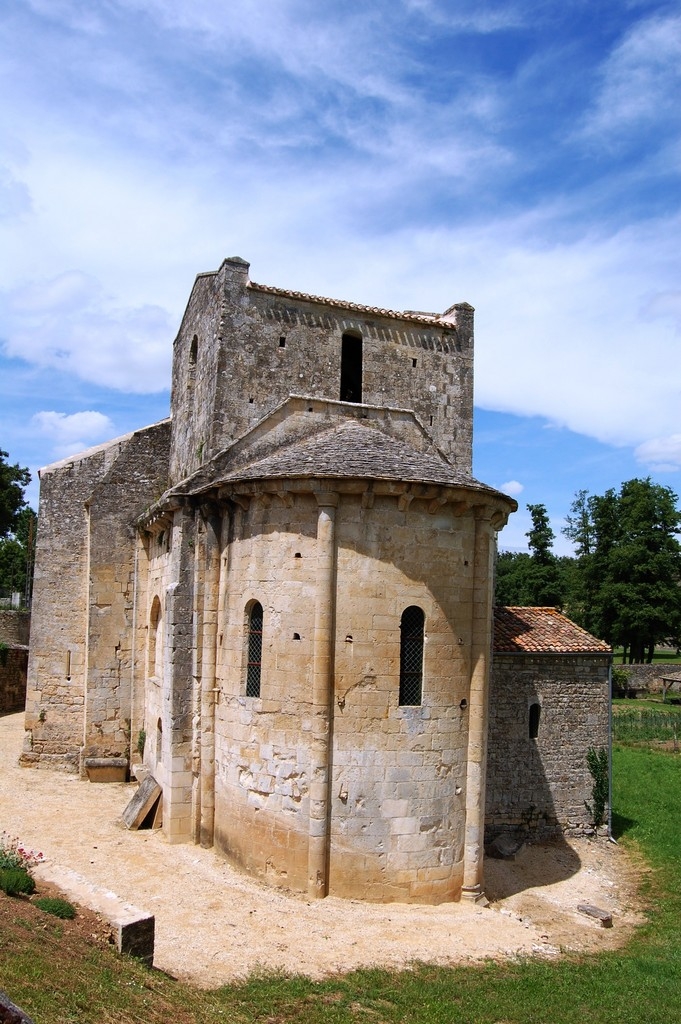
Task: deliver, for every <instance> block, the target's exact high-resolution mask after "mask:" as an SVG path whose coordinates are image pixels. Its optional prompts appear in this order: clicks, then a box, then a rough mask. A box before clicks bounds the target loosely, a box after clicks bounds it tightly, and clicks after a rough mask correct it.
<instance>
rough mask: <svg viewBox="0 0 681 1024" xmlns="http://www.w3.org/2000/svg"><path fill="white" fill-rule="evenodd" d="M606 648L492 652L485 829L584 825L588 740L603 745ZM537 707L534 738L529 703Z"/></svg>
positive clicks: (542, 831)
mask: <svg viewBox="0 0 681 1024" xmlns="http://www.w3.org/2000/svg"><path fill="white" fill-rule="evenodd" d="M609 660H610V659H609V656H605V657H604V656H602V655H594V654H591V655H590V654H584V655H560V654H536V655H529V654H527V655H525V654H506V655H504V654H495V656H494V663H493V668H492V679H491V683H490V718H489V743H488V748H489V755H488V769H487V807H486V811H487V813H486V834H487V837H488V839H489V838H492V837H493V836H495V835H498V834H499V833H501V832H519V833H521V834H523V835H525V836H527V837H530V838H540V837H543V836H548V835H560V834H561V833H564V832H567V833H574V832H580V831H588V830H589V827H590V815H589V812H588V810H587V808H586V806H585V803H586V802H591V791H592V787H593V779H592V778H591V775H590V773H589V770H588V768H587V764H586V755H587V751H588V749H589V747H596V748H600V747H606V748H607V747H608V728H609V692H608V667H609ZM534 703H538V704H539V705H540V707H541V713H540V721H539V731H538V735H537V738H536V739H531V738H530V735H529V715H530V706H531V705H532V704H534Z"/></svg>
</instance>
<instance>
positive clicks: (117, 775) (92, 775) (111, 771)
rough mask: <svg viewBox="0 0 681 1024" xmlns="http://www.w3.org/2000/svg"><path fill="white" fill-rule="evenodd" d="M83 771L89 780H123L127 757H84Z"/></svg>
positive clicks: (125, 774) (126, 770)
mask: <svg viewBox="0 0 681 1024" xmlns="http://www.w3.org/2000/svg"><path fill="white" fill-rule="evenodd" d="M83 763H84V766H85V771H86V773H87V777H88V779H89V781H90V782H125V780H126V778H127V775H128V759H127V757H86V758H85V760H84V762H83Z"/></svg>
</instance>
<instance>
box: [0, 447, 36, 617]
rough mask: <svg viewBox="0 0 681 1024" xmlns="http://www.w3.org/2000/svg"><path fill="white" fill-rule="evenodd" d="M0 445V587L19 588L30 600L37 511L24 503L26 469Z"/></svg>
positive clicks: (6, 590)
mask: <svg viewBox="0 0 681 1024" xmlns="http://www.w3.org/2000/svg"><path fill="white" fill-rule="evenodd" d="M7 457H8V456H7V452H6V451H3V450H2V449H0V590H2V591H5V592H7V593H15V592H17V591H18V592H19V593H21V594H23V595H24V597H25V599H26V601H27V603H28V601H29V600H30V590H31V582H32V576H33V557H34V550H35V533H36V514H35V512H34V511H33V509H32V508H30V506H29V505H28V504H27V502H26V499H25V497H24V488H25V487H26V486H27V485H28V484H29V483H30V480H31V474H30V473H29V471H28V469H25V468H22V467H21V466H19V464H18V463H15V464H14V465H10V464H9V463H8V462H7V461H6V460H7Z"/></svg>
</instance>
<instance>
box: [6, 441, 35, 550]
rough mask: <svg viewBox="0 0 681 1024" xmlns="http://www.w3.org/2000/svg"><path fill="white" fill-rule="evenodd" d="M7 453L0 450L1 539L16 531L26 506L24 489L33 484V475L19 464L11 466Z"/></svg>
mask: <svg viewBox="0 0 681 1024" xmlns="http://www.w3.org/2000/svg"><path fill="white" fill-rule="evenodd" d="M7 458H8V454H7V452H5V451H3V450H2V448H0V537H6V536H7V534H8V533H11V532H12V531H13V530H14V527H15V526H16V524H17V517H18V515H19V513H20V512H21V510H22V508H25V506H26V499H25V498H24V489H25V488H26V487H28V485H29V484H30V482H31V474H30V473H29V471H28V470H27V469H25V468H24V469H22V467H21V466H20V465H19V463H18V462H15V463H14V465H12V466H11V465H10V464H9V463H8V462H7V461H6V460H7Z"/></svg>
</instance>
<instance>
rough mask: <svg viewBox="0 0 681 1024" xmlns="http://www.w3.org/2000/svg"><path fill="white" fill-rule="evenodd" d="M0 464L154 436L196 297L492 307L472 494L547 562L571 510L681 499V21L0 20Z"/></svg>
mask: <svg viewBox="0 0 681 1024" xmlns="http://www.w3.org/2000/svg"><path fill="white" fill-rule="evenodd" d="M0 54H1V60H0V74H1V75H2V81H1V82H0V95H1V96H2V99H1V100H0V448H3V449H5V450H6V451H8V452H9V454H10V461H11V462H15V461H18V462H19V463H20V464H21V465H26V466H28V467H29V468H30V469H31V471H32V473H33V474H34V477H35V478H36V479H35V480H34V482H33V483H32V484H31V486H30V489H29V492H28V496H29V498H30V500H31V502H32V503H34V504H35V503H36V502H37V472H36V471H37V469H38V468H39V467H40V466H42V465H46V464H48V463H50V462H53V461H55V460H57V459H60V458H63V457H65V456H66V455H69V454H71V453H73V452H76V451H79V450H81V449H83V448H85V447H88V446H90V445H93V444H97V443H99V442H101V441H103V440H106V439H108V438H110V437H114V436H117V435H119V434H123V433H126V432H127V431H129V430H132V429H135V428H137V427H141V426H144V425H146V424H148V423H152V422H155V421H156V420H159V419H162V418H163V417H164V416H166V415H167V414H168V405H169V390H168V388H169V374H170V357H171V350H172V342H173V339H174V337H175V334H176V333H177V330H178V327H179V323H180V319H181V316H182V313H183V310H184V307H185V304H186V302H187V299H188V296H189V292H190V289H191V286H192V282H193V280H194V277H195V275H196V274H197V273H200V272H203V271H208V270H214V269H217V267H218V266H219V265H220V263H221V262H222V259H223V258H224V257H226V256H237V255H238V256H241V257H243V258H244V259H246V260H248V261H249V263H250V264H251V269H250V274H251V278H252V279H253V280H255V281H258V282H260V283H263V284H271V285H276V286H279V287H282V288H292V289H295V290H299V291H304V292H310V293H312V294H317V295H328V296H332V297H334V298H339V299H348V300H350V301H354V302H360V303H367V304H369V305H376V306H382V307H387V308H391V309H423V310H430V311H444V310H445V309H446V308H447V307H449V306H451V305H452V304H453V303H454V302H459V301H464V300H465V301H467V302H470V303H471V304H472V305H473V306H475V308H476V314H475V316H476V321H475V322H476V335H475V401H476V420H475V442H474V467H473V468H474V474H475V476H476V477H477V478H478V479H481V480H483V481H484V482H485V483H488V484H490V485H492V486H494V487H498V488H500V489H502V490H506V491H507V493H510V494H512V495H513V496H514V497H515V498H516V499H517V501H518V503H519V506H520V510H519V512H518V513H517V514H516V515H515V516H513V517H512V518H511V521H510V522H509V525H508V526H507V527H506V529H505V530H504V531H503V533H502V534H501V535H500V546H501V547H502V548H507V549H511V550H522V549H523V548H524V547H525V544H526V538H525V533H526V531H527V529H528V528H529V523H530V519H529V514H528V512H527V509H526V505H527V504H528V503H542V504H544V505H546V507H547V509H548V512H549V515H550V518H551V523H552V526H553V529H554V531H555V533H556V548H555V550H556V552H557V553H560V554H562V553H568V552H569V550H570V548H569V544H568V542H567V540H566V539H565V538H564V537H563V535H562V533H561V529H562V527H563V525H564V520H565V516H566V515H567V514H569V509H570V504H571V501H572V500H573V498H574V495H575V492H576V491H577V490H579V489H582V488H586V489H587V490H589V491H590V492H591V493H597V494H598V493H603V492H604V491H605V490H606V489H607V488H609V487H619V485H620V484H621V482H622V481H624V480H628V479H631V478H632V477H636V476H638V477H641V476H650V477H652V479H653V480H654V481H655V482H658V483H661V484H664V485H666V486H670V487H672V489H673V490H674V491H676V492H677V493H678V491H679V488H680V486H681V472H680V471H681V411H680V410H681V358H680V357H679V335H680V331H681V273H680V271H681V244H680V234H681V233H680V230H679V229H680V227H681V188H680V174H679V171H680V168H681V7H680V6H679V4H678V2H676V3H660V2H652V0H617V2H613V0H504V2H494V0H490V2H486V0H370V2H367V0H361V2H359V0H344V2H343V3H338V2H334V3H331V2H328V0H229V2H228V3H226V2H225V0H192V2H191V3H187V2H186V0H3V3H2V6H1V7H0Z"/></svg>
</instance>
